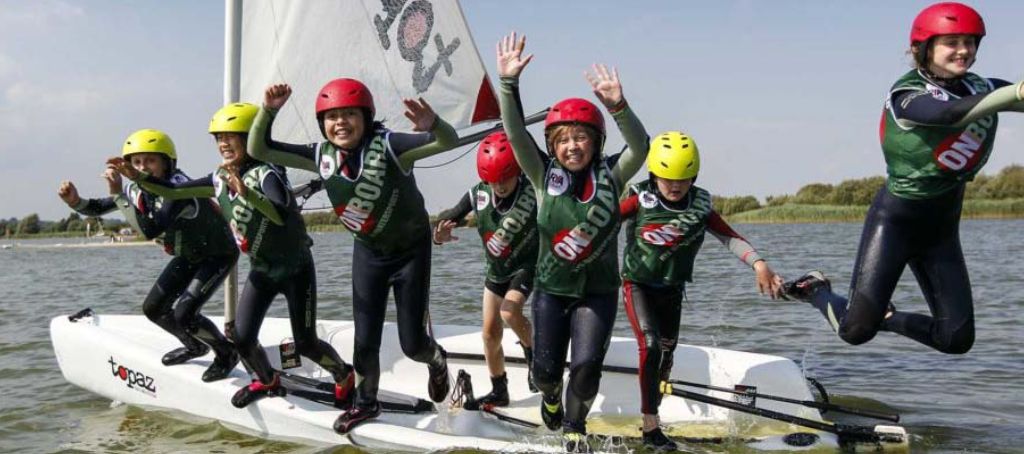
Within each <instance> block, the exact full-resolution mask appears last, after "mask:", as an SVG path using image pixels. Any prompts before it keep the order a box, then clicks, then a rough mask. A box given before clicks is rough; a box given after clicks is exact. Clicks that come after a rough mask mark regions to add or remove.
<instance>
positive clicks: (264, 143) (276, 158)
mask: <svg viewBox="0 0 1024 454" xmlns="http://www.w3.org/2000/svg"><path fill="white" fill-rule="evenodd" d="M276 115H277V112H276V111H271V110H268V109H266V108H263V107H260V111H259V112H258V113H257V114H256V119H255V120H253V124H252V128H251V129H250V130H249V142H248V144H247V145H246V152H247V153H249V156H251V157H252V158H253V159H256V160H258V161H263V162H269V163H271V164H277V165H281V166H285V167H292V168H295V169H302V170H306V171H309V172H316V171H317V170H318V169H317V165H316V163H315V162H313V161H311V160H309V159H306V158H305V157H303V156H300V155H297V154H295V153H289V152H287V151H283V150H278V149H275V148H273V147H271V146H270V144H269V143H268V139H269V137H268V131H269V130H270V125H271V123H273V121H274V117H275V116H276Z"/></svg>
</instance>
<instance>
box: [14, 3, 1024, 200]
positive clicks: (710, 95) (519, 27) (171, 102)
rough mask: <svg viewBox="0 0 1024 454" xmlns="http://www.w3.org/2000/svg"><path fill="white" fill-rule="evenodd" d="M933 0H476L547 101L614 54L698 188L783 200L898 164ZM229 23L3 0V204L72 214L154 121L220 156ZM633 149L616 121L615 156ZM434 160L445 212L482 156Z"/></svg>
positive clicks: (488, 46) (431, 182)
mask: <svg viewBox="0 0 1024 454" xmlns="http://www.w3.org/2000/svg"><path fill="white" fill-rule="evenodd" d="M435 1H441V0H435ZM928 4H929V2H925V1H900V2H893V1H877V0H869V1H863V2H840V1H813V2H812V1H803V2H798V1H771V2H765V1H725V0H723V1H716V2H689V1H668V0H666V1H636V2H622V1H605V0H591V1H587V2H585V3H584V2H551V1H533V0H522V1H519V2H507V1H502V2H499V1H490V0H463V1H462V9H463V12H464V14H465V16H466V19H467V21H468V23H469V27H470V29H471V31H472V33H473V37H474V40H475V42H476V44H477V46H478V47H479V50H480V54H481V56H482V57H483V62H484V64H485V66H486V67H487V70H488V73H489V74H491V76H492V79H493V78H495V71H494V43H496V42H497V41H498V40H499V39H500V38H501V36H503V35H504V34H506V33H508V32H509V31H511V30H516V31H518V32H521V33H525V34H526V35H527V36H528V49H527V51H528V52H532V53H534V54H535V55H536V56H535V58H534V61H533V62H532V63H531V64H530V66H529V67H528V68H527V69H526V71H525V72H524V74H523V76H522V79H521V88H522V95H523V101H524V104H525V106H526V109H527V110H528V111H530V112H535V111H539V110H541V109H543V108H544V107H546V106H549V105H550V104H552V103H554V102H555V101H557V100H559V99H563V98H567V97H585V98H589V99H593V95H592V94H591V93H590V90H589V85H588V84H587V82H586V80H585V79H584V78H583V71H584V70H585V69H587V68H588V67H589V65H590V64H592V63H595V62H598V63H606V64H609V65H614V66H616V67H617V68H618V69H619V73H620V76H621V80H622V84H623V90H624V93H625V96H626V98H627V99H628V100H629V102H630V105H631V106H632V107H633V109H634V111H635V112H636V113H637V115H638V116H639V118H640V119H641V121H642V122H643V123H644V125H645V127H646V129H647V131H648V132H649V133H651V134H652V135H653V134H657V133H659V132H662V131H666V130H682V131H686V132H688V133H689V134H691V135H692V136H693V137H694V139H695V140H696V142H697V144H698V146H699V149H700V151H701V158H702V160H701V174H700V178H699V180H698V185H700V186H703V187H705V188H707V189H708V190H710V191H711V192H712V193H713V194H718V195H725V196H734V195H747V194H750V195H755V196H757V197H758V198H760V199H762V200H763V199H764V197H765V196H768V195H773V194H784V193H793V192H795V191H796V190H797V189H799V188H800V187H801V186H803V185H805V184H808V183H812V182H826V183H836V182H839V181H841V180H843V179H848V178H860V177H866V176H873V175H883V174H884V172H885V162H884V160H883V158H882V153H881V150H880V148H879V145H878V136H877V131H878V120H879V115H880V113H881V108H882V102H883V100H884V97H885V94H886V92H887V90H888V88H889V87H890V86H891V84H892V83H893V82H894V81H895V79H896V78H897V77H899V76H900V75H901V74H903V73H904V72H906V71H907V70H908V69H909V67H910V60H909V58H908V57H907V56H906V55H905V51H906V47H907V44H908V43H907V40H908V35H909V28H910V23H911V21H912V20H913V18H914V16H915V15H916V14H917V12H918V11H919V10H920V9H921V8H923V7H925V6H927V5H928ZM583 5H585V6H583ZM972 5H973V6H975V7H976V8H977V9H978V10H979V11H980V13H981V14H982V16H983V17H984V18H985V21H986V25H987V28H988V36H987V37H986V38H985V39H984V41H983V43H982V46H981V50H980V53H979V57H978V63H977V64H975V66H974V68H973V69H972V70H973V71H975V72H977V73H979V74H981V75H984V76H989V77H1000V78H1003V79H1007V80H1010V81H1019V80H1021V78H1022V76H1024V58H1022V57H1021V56H1020V53H1021V49H1020V43H1024V27H1022V26H1021V25H1020V18H1021V17H1024V3H1022V2H1019V1H985V2H974V3H972ZM223 24H224V8H223V4H222V3H221V2H218V1H214V0H187V1H175V2H166V1H156V0H139V1H133V2H125V1H105V0H95V1H82V2H71V1H61V0H34V1H18V0H0V190H2V193H3V196H0V217H3V218H9V217H17V218H21V217H23V216H25V215H27V214H29V213H38V214H39V215H40V216H41V217H42V218H43V219H48V220H55V219H58V218H62V217H65V216H67V214H68V212H69V210H68V209H67V207H66V206H65V205H64V204H63V202H61V201H60V199H59V198H58V197H57V195H56V190H57V186H58V184H59V182H60V181H61V180H63V179H69V180H72V181H74V182H75V183H76V185H77V186H78V188H79V190H80V192H81V193H82V195H83V196H84V197H90V196H91V197H101V196H103V195H104V194H105V193H106V186H105V184H104V183H103V182H102V180H101V179H100V173H101V172H102V170H103V161H104V160H105V159H106V157H108V156H111V155H116V154H118V153H119V152H120V146H121V143H122V141H123V140H124V138H125V137H127V135H128V134H130V133H131V132H132V131H134V130H136V129H141V128H147V127H152V128H158V129H162V130H164V131H167V132H168V133H169V134H170V135H171V136H172V137H173V138H174V141H175V143H176V144H177V147H178V150H179V155H180V156H181V158H180V159H179V164H180V166H181V167H182V168H183V169H184V170H185V171H186V172H187V173H189V174H190V175H193V176H202V175H205V174H207V173H209V172H210V171H211V170H213V168H214V167H215V166H216V164H217V163H218V161H219V158H218V157H217V155H216V153H215V148H214V144H213V141H212V139H211V138H210V136H209V135H208V134H207V133H206V127H207V124H208V122H209V118H210V116H211V114H212V113H213V112H214V111H215V110H216V109H217V108H219V107H220V105H221V99H222V87H223V82H222V78H223V35H224V32H223ZM251 101H253V102H258V101H259V100H251ZM534 129H536V128H534ZM534 132H535V133H537V134H539V130H536V131H534ZM538 137H539V136H538ZM622 143H623V142H622V139H621V138H620V137H619V136H618V134H617V132H611V133H610V135H609V138H608V145H607V148H606V150H608V151H614V150H618V149H619V148H620V147H621V146H622ZM1022 143H1024V115H1019V114H1013V113H1008V114H1004V115H1001V118H1000V127H999V133H998V135H997V138H996V145H995V152H994V153H993V155H992V158H991V159H990V161H989V163H988V165H987V166H986V171H987V172H989V173H992V172H995V171H998V169H1001V168H1002V167H1004V166H1006V165H1008V164H1011V163H1024V152H1022V151H1024V150H1022ZM465 150H466V149H460V150H455V151H452V152H449V153H447V154H445V155H442V156H439V157H435V158H432V159H431V160H430V161H428V162H427V163H426V164H428V165H429V164H430V162H435V163H437V162H443V161H447V160H449V159H451V158H454V157H455V156H457V155H458V154H460V153H462V152H463V151H465ZM416 174H417V181H418V182H419V185H420V188H421V190H422V192H423V193H424V196H425V198H426V200H427V209H428V211H430V212H432V213H434V212H437V211H439V210H441V209H444V208H447V207H449V206H452V205H454V204H455V203H456V202H457V201H458V198H459V197H461V195H462V193H463V191H465V190H466V189H468V188H469V187H470V186H471V185H473V184H474V183H475V182H476V178H477V177H476V171H475V167H474V162H473V154H472V153H470V154H468V155H467V156H466V157H465V158H462V159H461V160H458V161H456V162H455V163H453V164H452V165H449V166H446V167H443V168H441V169H421V170H417V172H416Z"/></svg>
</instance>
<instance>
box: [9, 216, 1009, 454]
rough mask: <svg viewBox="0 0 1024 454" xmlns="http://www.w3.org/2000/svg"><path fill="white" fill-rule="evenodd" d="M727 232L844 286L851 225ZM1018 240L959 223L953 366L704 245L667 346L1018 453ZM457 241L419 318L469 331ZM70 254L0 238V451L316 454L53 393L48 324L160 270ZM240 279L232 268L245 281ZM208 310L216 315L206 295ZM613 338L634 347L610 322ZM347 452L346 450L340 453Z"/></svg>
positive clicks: (114, 302)
mask: <svg viewBox="0 0 1024 454" xmlns="http://www.w3.org/2000/svg"><path fill="white" fill-rule="evenodd" d="M737 230H739V231H740V232H741V233H743V234H744V235H745V236H746V237H747V238H748V239H749V240H750V241H751V242H752V243H753V244H754V245H755V246H756V247H757V248H758V249H759V250H760V251H761V252H762V254H763V255H765V256H766V257H767V258H768V260H769V263H770V264H771V265H772V267H773V268H775V269H776V270H777V271H779V272H780V273H783V275H784V276H786V277H787V278H792V277H795V276H797V275H799V274H802V273H803V272H804V271H806V270H807V269H809V268H821V269H822V270H824V271H825V272H826V273H827V274H828V275H829V276H830V277H832V278H833V280H834V282H835V285H836V286H837V288H846V286H847V285H848V283H849V275H850V270H851V268H852V267H853V259H854V254H855V250H856V246H857V240H858V238H859V234H860V224H827V225H826V224H821V225H816V224H802V225H740V226H737ZM1022 231H1024V221H965V222H964V223H963V225H962V239H963V246H964V252H965V255H966V257H967V264H968V268H969V270H970V274H971V281H972V283H973V286H974V298H975V313H976V317H977V320H976V326H977V329H978V333H977V340H976V342H975V345H974V349H973V350H972V351H971V352H970V353H968V354H967V355H964V356H950V355H943V354H940V353H936V352H933V351H931V350H930V349H928V348H926V347H924V346H921V345H918V344H916V343H914V342H912V341H910V340H908V339H904V338H901V337H898V336H895V335H892V334H889V333H882V334H880V335H879V336H878V337H877V338H876V339H875V340H873V341H872V342H870V343H868V344H866V345H861V346H856V347H854V346H849V345H846V344H845V343H843V342H842V341H841V340H839V339H838V338H837V337H836V336H835V335H834V334H832V332H831V331H830V330H829V329H828V328H827V326H826V324H825V321H824V320H823V319H822V318H821V316H820V315H819V314H818V313H817V311H815V310H813V309H812V308H811V307H810V306H809V305H806V304H803V303H796V302H780V301H772V300H770V299H767V298H764V297H760V296H758V295H757V294H756V292H755V287H754V279H753V272H752V271H750V270H749V269H748V268H746V267H745V266H743V265H742V264H741V263H739V262H738V261H737V260H736V259H735V258H733V257H732V256H731V255H730V254H729V253H728V252H727V251H726V250H725V249H724V248H723V247H721V246H720V245H719V244H718V243H717V241H715V240H714V239H713V238H710V237H709V239H708V240H707V241H706V242H705V245H704V249H703V251H702V252H701V254H700V256H699V257H698V264H697V269H696V273H695V276H694V281H695V282H694V283H693V284H691V285H690V287H689V288H688V290H687V295H688V298H689V302H688V303H686V304H684V307H683V317H682V330H681V333H680V341H681V342H684V343H689V344H697V345H712V346H718V347H722V348H729V349H737V350H749V351H755V352H761V353H768V354H774V355H782V356H786V357H789V358H791V359H793V360H795V361H796V362H797V363H798V364H800V365H801V366H802V367H803V368H804V370H805V371H806V375H808V376H811V377H815V378H817V379H818V380H819V381H821V382H822V383H823V384H824V385H825V386H826V387H827V388H828V390H829V391H830V393H833V394H838V395H841V396H845V398H847V399H852V400H859V399H861V398H863V399H869V400H874V401H880V402H882V403H884V404H886V405H888V406H890V407H892V408H894V409H896V410H898V411H899V412H900V413H902V416H903V420H902V423H901V424H902V425H904V426H905V427H906V428H907V429H908V431H909V432H910V433H911V446H912V451H913V452H930V453H940V452H943V453H944V452H985V453H1011V452H1015V453H1019V452H1024V448H1021V447H1020V446H1021V439H1022V438H1024V436H1022V433H1024V379H1022V377H1024V317H1022V316H1021V313H1022V312H1024V278H1022V272H1021V266H1020V265H1019V263H1020V261H1021V258H1022V257H1024V241H1021V240H1022V239H1024V235H1022V234H1021V232H1022ZM456 235H457V236H459V237H460V238H461V241H460V242H458V243H456V244H449V245H445V246H444V247H441V248H436V249H435V251H434V263H433V273H434V274H433V277H432V294H431V301H432V303H431V312H432V314H433V318H434V319H435V320H445V323H450V324H466V325H475V324H478V323H479V309H478V307H479V300H480V292H481V288H482V272H481V271H482V267H481V264H480V261H481V260H482V256H481V254H482V251H481V248H480V243H479V241H478V240H477V236H476V232H475V231H474V230H468V229H459V230H457V231H456ZM313 238H314V241H315V243H316V244H315V246H314V255H315V258H316V265H317V272H318V281H319V300H320V305H319V308H318V314H319V317H321V318H324V319H349V318H351V308H350V305H349V301H350V297H349V296H350V295H349V293H350V286H349V273H350V269H351V267H350V265H351V264H350V262H349V257H350V251H351V241H352V240H351V239H350V237H349V236H348V235H347V234H342V233H331V234H315V235H314V236H313ZM76 242H78V240H67V239H63V240H39V241H15V242H12V241H0V246H2V247H4V249H0V389H2V391H0V392H2V398H0V451H4V452H96V451H104V452H288V453H304V452H321V451H323V450H324V448H323V447H317V446H306V445H301V444H293V443H285V442H278V441H272V440H266V439H261V438H255V437H251V436H248V435H243V434H240V433H237V432H234V431H231V430H228V429H225V428H224V427H222V426H220V425H219V424H217V423H215V422H212V421H209V420H203V419H198V418H192V417H188V416H183V415H181V414H170V413H163V412H156V411H144V410H141V409H138V408H134V407H128V406H124V405H121V406H114V407H112V406H111V405H110V401H109V400H107V399H104V398H102V397H99V396H97V395H94V394H92V393H89V392H86V391H84V390H82V389H79V388H77V387H74V386H72V385H70V384H68V383H67V382H65V381H64V379H63V377H62V376H61V374H60V370H59V369H58V367H57V361H56V359H55V358H54V355H53V350H52V348H51V346H50V340H49V334H48V332H47V327H48V323H49V320H50V318H52V317H54V316H56V315H59V314H68V313H72V312H75V311H77V310H79V309H81V308H84V307H87V306H88V307H92V308H93V309H94V310H96V311H97V312H99V313H137V314H141V313H142V309H141V305H142V303H141V301H142V298H143V297H144V296H145V294H146V293H147V292H148V290H149V288H150V286H151V285H152V282H153V280H154V279H155V278H156V276H157V274H158V273H159V272H160V271H161V269H162V268H163V266H164V264H165V263H166V261H167V256H166V255H164V253H163V252H162V250H161V249H159V248H157V247H154V246H141V247H81V248H79V247H59V246H56V245H57V244H58V243H63V244H65V245H66V244H71V243H76ZM7 246H12V247H7ZM243 262H244V260H243ZM245 269H246V266H245V264H243V265H242V272H243V274H242V275H243V276H244V272H245ZM893 301H894V303H895V304H896V307H897V308H899V309H900V310H904V311H908V310H909V311H926V310H927V309H926V305H925V303H924V300H923V298H922V297H921V295H920V291H919V290H918V288H917V285H916V283H915V282H914V281H913V277H912V275H911V273H910V272H909V271H908V272H907V273H905V275H904V279H903V281H902V282H901V283H900V285H899V287H898V288H897V291H896V295H895V296H894V299H893ZM206 312H207V313H210V314H220V313H221V312H222V300H221V298H220V296H219V295H218V297H216V298H214V300H212V301H210V302H209V303H208V304H207V306H206ZM270 315H271V316H285V315H286V313H285V307H284V304H282V303H281V302H279V303H275V305H274V306H273V307H272V309H271V313H270ZM389 319H390V320H393V319H394V312H393V309H392V311H391V312H390V313H389ZM154 329H158V328H156V327H155V326H154ZM615 334H616V335H619V336H632V331H631V330H630V328H629V323H628V321H627V320H626V317H625V315H624V313H623V312H622V311H621V310H620V313H619V319H618V321H617V324H616V328H615ZM696 449H699V450H702V451H703V450H707V452H717V451H716V448H714V447H699V448H696ZM349 450H351V452H358V450H356V449H354V448H347V449H343V451H349Z"/></svg>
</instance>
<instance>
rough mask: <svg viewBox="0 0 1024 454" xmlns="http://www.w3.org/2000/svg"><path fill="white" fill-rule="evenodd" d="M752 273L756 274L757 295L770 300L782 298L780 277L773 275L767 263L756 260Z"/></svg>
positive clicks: (773, 272)
mask: <svg viewBox="0 0 1024 454" xmlns="http://www.w3.org/2000/svg"><path fill="white" fill-rule="evenodd" d="M754 272H755V273H757V291H758V293H760V294H762V295H768V296H771V297H772V299H777V298H781V297H782V276H779V275H778V274H775V271H772V268H771V267H770V266H768V263H766V262H765V261H764V260H758V261H757V262H755V263H754Z"/></svg>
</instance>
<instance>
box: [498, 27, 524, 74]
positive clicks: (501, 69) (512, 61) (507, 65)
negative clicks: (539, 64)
mask: <svg viewBox="0 0 1024 454" xmlns="http://www.w3.org/2000/svg"><path fill="white" fill-rule="evenodd" d="M525 48H526V35H523V36H522V37H521V38H519V40H518V41H517V40H516V32H512V33H510V34H508V35H507V36H505V37H503V38H501V41H499V42H498V46H497V54H498V76H499V77H519V74H521V73H522V72H523V69H525V68H526V65H528V64H530V60H533V54H530V55H527V56H526V57H523V49H525Z"/></svg>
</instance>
